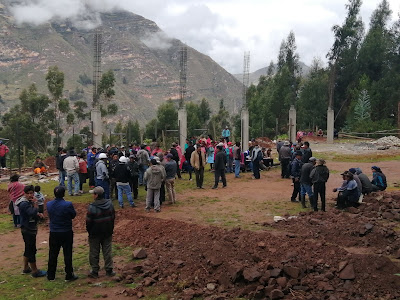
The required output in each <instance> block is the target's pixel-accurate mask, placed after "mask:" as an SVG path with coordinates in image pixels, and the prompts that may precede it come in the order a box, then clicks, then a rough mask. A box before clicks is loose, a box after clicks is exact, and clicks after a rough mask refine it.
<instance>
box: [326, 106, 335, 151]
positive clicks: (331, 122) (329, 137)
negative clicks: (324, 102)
mask: <svg viewBox="0 0 400 300" xmlns="http://www.w3.org/2000/svg"><path fill="white" fill-rule="evenodd" d="M334 130H335V112H334V111H333V109H332V108H328V112H327V129H326V141H327V143H328V144H333V131H334Z"/></svg>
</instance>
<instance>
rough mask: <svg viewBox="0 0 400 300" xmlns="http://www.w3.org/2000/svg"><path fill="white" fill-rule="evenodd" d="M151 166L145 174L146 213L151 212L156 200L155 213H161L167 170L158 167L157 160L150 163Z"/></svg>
mask: <svg viewBox="0 0 400 300" xmlns="http://www.w3.org/2000/svg"><path fill="white" fill-rule="evenodd" d="M150 163H151V166H150V168H148V169H147V170H146V172H145V173H144V180H145V181H146V182H147V197H146V211H147V212H149V211H150V207H151V203H152V202H153V200H154V211H155V212H160V211H161V207H160V188H161V184H162V182H163V181H164V180H165V177H166V174H165V169H164V168H163V167H162V166H158V165H157V160H155V159H152V160H151V161H150Z"/></svg>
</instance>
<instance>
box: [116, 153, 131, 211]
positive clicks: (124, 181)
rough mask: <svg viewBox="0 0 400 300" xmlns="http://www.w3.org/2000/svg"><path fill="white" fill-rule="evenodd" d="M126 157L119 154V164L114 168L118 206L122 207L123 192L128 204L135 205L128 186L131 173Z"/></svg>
mask: <svg viewBox="0 0 400 300" xmlns="http://www.w3.org/2000/svg"><path fill="white" fill-rule="evenodd" d="M127 164H128V158H127V157H125V156H121V157H120V158H119V164H118V166H117V167H116V168H115V170H114V176H115V181H116V185H117V189H118V202H119V207H121V208H124V202H123V196H124V193H125V194H126V197H127V198H128V201H129V205H130V206H131V207H136V205H135V203H134V202H133V198H132V191H131V187H130V186H129V178H130V176H131V173H130V171H129V168H128V165H127Z"/></svg>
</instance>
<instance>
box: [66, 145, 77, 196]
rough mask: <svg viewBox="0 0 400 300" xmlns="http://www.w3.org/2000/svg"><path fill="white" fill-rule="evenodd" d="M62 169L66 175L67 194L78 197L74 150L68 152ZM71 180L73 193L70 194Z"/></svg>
mask: <svg viewBox="0 0 400 300" xmlns="http://www.w3.org/2000/svg"><path fill="white" fill-rule="evenodd" d="M63 168H64V170H65V172H66V173H67V184H68V194H69V195H70V196H72V195H74V196H79V162H78V159H77V158H76V153H75V151H74V150H70V151H69V155H68V157H67V158H66V159H65V160H64V163H63ZM72 180H73V181H74V193H73V194H72Z"/></svg>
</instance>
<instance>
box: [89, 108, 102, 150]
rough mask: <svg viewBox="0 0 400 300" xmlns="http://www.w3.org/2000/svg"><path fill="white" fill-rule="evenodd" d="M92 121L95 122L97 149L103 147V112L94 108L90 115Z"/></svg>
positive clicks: (94, 130)
mask: <svg viewBox="0 0 400 300" xmlns="http://www.w3.org/2000/svg"><path fill="white" fill-rule="evenodd" d="M90 120H91V121H92V122H93V145H94V146H95V147H102V146H103V126H102V125H103V124H102V122H101V112H100V110H99V109H97V108H94V109H92V111H91V113H90Z"/></svg>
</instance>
